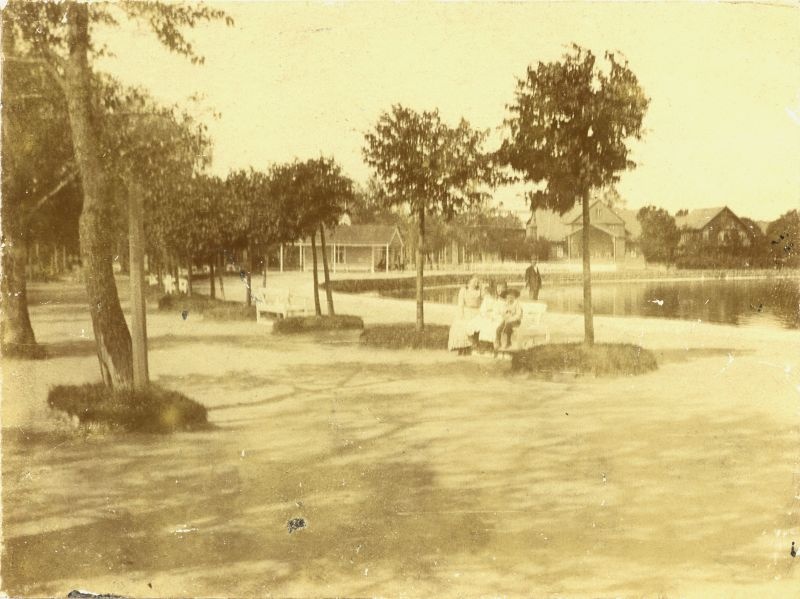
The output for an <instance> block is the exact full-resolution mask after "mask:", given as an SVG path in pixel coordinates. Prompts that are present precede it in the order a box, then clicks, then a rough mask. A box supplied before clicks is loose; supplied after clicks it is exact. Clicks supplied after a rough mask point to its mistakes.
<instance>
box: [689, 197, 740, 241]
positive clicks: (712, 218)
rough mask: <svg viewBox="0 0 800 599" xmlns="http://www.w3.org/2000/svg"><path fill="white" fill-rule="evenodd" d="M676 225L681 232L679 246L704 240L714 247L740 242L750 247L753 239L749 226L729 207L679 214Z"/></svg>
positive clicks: (698, 209) (701, 209)
mask: <svg viewBox="0 0 800 599" xmlns="http://www.w3.org/2000/svg"><path fill="white" fill-rule="evenodd" d="M675 224H676V225H677V227H678V229H679V230H680V232H681V240H680V242H679V245H686V244H687V243H689V242H691V241H699V240H702V241H705V242H709V243H711V244H713V245H727V244H730V243H733V242H739V243H741V244H742V245H744V246H748V245H750V240H751V237H752V234H751V233H750V231H749V230H748V228H747V225H745V224H744V223H743V222H742V221H741V220H740V219H739V217H738V216H736V214H734V212H733V210H731V209H730V208H728V207H727V206H719V207H715V208H697V209H695V210H690V211H688V212H685V213H680V212H679V213H678V215H677V216H676V217H675Z"/></svg>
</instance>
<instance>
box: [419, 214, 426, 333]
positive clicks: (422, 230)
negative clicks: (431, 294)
mask: <svg viewBox="0 0 800 599" xmlns="http://www.w3.org/2000/svg"><path fill="white" fill-rule="evenodd" d="M424 246H425V206H420V208H419V240H418V241H417V331H419V332H422V331H424V330H425V310H424V307H423V303H422V294H423V282H422V275H423V273H424V271H425V247H424Z"/></svg>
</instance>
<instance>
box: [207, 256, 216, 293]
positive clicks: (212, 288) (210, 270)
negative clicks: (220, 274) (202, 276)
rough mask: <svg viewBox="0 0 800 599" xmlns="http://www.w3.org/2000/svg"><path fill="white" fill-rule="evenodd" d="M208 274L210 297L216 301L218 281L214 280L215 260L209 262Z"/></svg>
mask: <svg viewBox="0 0 800 599" xmlns="http://www.w3.org/2000/svg"><path fill="white" fill-rule="evenodd" d="M208 274H209V279H208V280H209V284H210V287H209V292H208V294H209V296H210V297H211V299H216V297H217V286H216V281H215V280H214V260H213V259H211V260H209V261H208Z"/></svg>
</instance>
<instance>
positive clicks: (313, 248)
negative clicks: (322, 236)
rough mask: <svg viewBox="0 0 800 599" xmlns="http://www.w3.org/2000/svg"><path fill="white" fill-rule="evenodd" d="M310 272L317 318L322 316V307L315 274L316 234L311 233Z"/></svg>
mask: <svg viewBox="0 0 800 599" xmlns="http://www.w3.org/2000/svg"><path fill="white" fill-rule="evenodd" d="M311 261H312V265H313V267H312V269H311V272H312V274H313V277H314V313H315V314H316V315H317V316H322V307H321V306H320V305H319V275H318V274H317V232H316V231H313V232H312V234H311Z"/></svg>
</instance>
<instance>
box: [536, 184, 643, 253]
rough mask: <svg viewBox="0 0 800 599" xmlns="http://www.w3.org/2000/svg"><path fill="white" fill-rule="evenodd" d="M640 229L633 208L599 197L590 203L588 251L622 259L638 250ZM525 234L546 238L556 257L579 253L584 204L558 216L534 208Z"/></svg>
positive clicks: (551, 212)
mask: <svg viewBox="0 0 800 599" xmlns="http://www.w3.org/2000/svg"><path fill="white" fill-rule="evenodd" d="M641 232H642V228H641V225H640V224H639V221H638V219H637V218H636V212H634V211H633V210H624V209H619V208H618V209H612V208H610V207H609V206H608V205H607V204H605V203H604V202H603V201H602V200H601V199H599V198H598V199H595V200H594V201H593V202H591V204H590V205H589V237H590V241H589V244H590V246H589V247H590V252H591V255H592V257H593V258H598V259H603V260H610V261H614V262H617V261H621V260H623V259H625V258H627V257H629V256H636V255H637V253H638V239H639V236H640V235H641ZM528 236H529V237H533V238H535V239H546V240H548V241H549V242H550V243H551V244H552V246H553V247H554V248H555V249H556V252H555V255H556V256H557V257H568V258H570V259H572V258H578V257H580V256H582V255H583V254H582V245H583V207H582V206H581V205H580V204H577V205H576V206H575V207H574V208H572V210H570V211H569V212H567V213H566V214H564V215H563V216H561V215H559V214H558V213H556V212H553V211H552V210H541V209H540V210H535V211H534V212H533V215H532V216H531V220H530V221H528Z"/></svg>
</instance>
